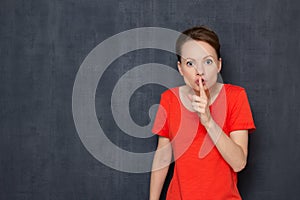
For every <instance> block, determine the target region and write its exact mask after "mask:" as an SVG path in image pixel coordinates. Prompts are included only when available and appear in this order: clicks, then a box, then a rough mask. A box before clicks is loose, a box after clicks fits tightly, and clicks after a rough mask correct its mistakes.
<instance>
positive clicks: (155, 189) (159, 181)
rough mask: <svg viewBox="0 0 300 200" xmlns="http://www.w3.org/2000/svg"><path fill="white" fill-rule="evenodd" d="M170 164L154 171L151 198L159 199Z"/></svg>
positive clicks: (153, 199)
mask: <svg viewBox="0 0 300 200" xmlns="http://www.w3.org/2000/svg"><path fill="white" fill-rule="evenodd" d="M168 170H169V166H167V167H164V168H162V169H160V170H157V171H152V173H151V181H150V198H149V199H150V200H159V197H160V194H161V190H162V188H163V185H164V182H165V179H166V176H167V173H168Z"/></svg>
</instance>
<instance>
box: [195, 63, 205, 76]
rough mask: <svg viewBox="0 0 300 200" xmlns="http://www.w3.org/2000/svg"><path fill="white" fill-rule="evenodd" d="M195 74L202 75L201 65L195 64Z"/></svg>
mask: <svg viewBox="0 0 300 200" xmlns="http://www.w3.org/2000/svg"><path fill="white" fill-rule="evenodd" d="M195 69H196V72H197V75H200V76H203V75H204V68H203V67H202V65H196V66H195Z"/></svg>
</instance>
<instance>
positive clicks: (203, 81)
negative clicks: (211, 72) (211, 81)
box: [195, 78, 206, 85]
mask: <svg viewBox="0 0 300 200" xmlns="http://www.w3.org/2000/svg"><path fill="white" fill-rule="evenodd" d="M199 81H200V79H197V80H196V81H195V83H196V84H197V85H199ZM201 81H202V84H203V85H205V82H206V81H205V80H204V79H203V78H201Z"/></svg>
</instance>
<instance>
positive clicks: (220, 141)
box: [191, 82, 248, 172]
mask: <svg viewBox="0 0 300 200" xmlns="http://www.w3.org/2000/svg"><path fill="white" fill-rule="evenodd" d="M199 90H200V96H198V95H193V96H192V98H191V101H192V106H193V108H194V110H195V111H196V112H198V115H199V118H200V121H201V123H202V124H203V126H204V127H205V128H206V130H207V132H208V134H209V136H210V138H211V140H212V141H213V143H214V144H215V145H216V147H217V149H218V151H219V152H220V154H221V155H222V157H223V158H224V160H225V161H226V162H227V163H228V164H229V165H230V166H231V168H232V169H233V170H234V171H235V172H239V171H241V170H242V169H243V168H244V167H245V166H246V162H247V154H248V150H247V149H248V130H238V131H232V132H231V133H230V137H229V136H227V135H226V134H225V133H224V132H223V130H222V129H221V128H220V127H219V126H218V124H217V123H216V122H215V121H214V119H213V118H212V117H211V115H210V110H209V99H208V97H207V95H206V93H205V90H204V86H203V85H202V84H201V82H200V84H199Z"/></svg>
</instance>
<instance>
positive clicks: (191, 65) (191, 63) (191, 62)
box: [185, 60, 194, 67]
mask: <svg viewBox="0 0 300 200" xmlns="http://www.w3.org/2000/svg"><path fill="white" fill-rule="evenodd" d="M185 65H186V66H188V67H193V66H194V63H193V61H190V60H188V61H186V63H185Z"/></svg>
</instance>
